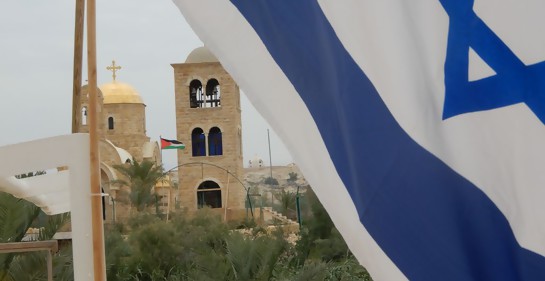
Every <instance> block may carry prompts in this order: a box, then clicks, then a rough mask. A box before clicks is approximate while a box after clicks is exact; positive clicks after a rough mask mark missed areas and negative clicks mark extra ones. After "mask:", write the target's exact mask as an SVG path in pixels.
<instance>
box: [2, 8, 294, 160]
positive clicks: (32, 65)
mask: <svg viewBox="0 0 545 281" xmlns="http://www.w3.org/2000/svg"><path fill="white" fill-rule="evenodd" d="M74 3H75V1H74V0H49V1H45V0H2V1H0V35H1V39H0V97H1V100H0V120H1V121H0V146H2V145H6V144H12V143H17V142H22V141H28V140H33V139H38V138H44V137H48V136H55V135H61V134H68V133H70V130H71V121H70V118H71V104H72V68H73V36H74V5H75V4H74ZM203 16H206V15H205V14H203ZM199 46H202V43H201V41H200V40H199V38H198V37H197V36H196V35H195V34H194V33H193V31H192V30H191V28H190V27H189V25H188V24H187V23H186V22H185V20H184V18H183V16H182V15H181V13H180V12H179V10H178V9H177V8H176V7H175V6H174V4H173V3H172V2H171V1H170V0H97V58H98V65H97V67H98V82H99V85H101V84H103V83H107V82H110V81H111V79H112V78H111V72H109V71H107V70H106V69H105V68H106V66H108V65H110V63H111V61H112V59H115V60H116V63H117V64H119V65H121V66H122V67H123V69H122V70H121V71H119V72H118V76H117V80H118V81H121V82H125V83H128V84H130V85H132V86H133V87H134V88H135V89H136V90H137V91H138V92H139V93H140V94H141V96H142V98H143V99H144V102H145V103H146V105H147V109H146V117H147V130H148V136H150V137H151V138H152V139H154V140H157V139H158V138H159V135H162V136H163V137H165V138H175V137H176V127H175V124H176V123H175V118H176V116H175V112H174V80H173V71H172V67H171V66H170V64H171V63H180V62H184V61H185V58H186V57H187V55H188V54H189V53H190V52H191V51H192V50H193V49H194V48H196V47H199ZM84 54H86V50H84ZM84 57H85V55H84ZM84 68H86V64H85V65H84ZM86 75H87V74H86V72H84V78H83V80H84V81H85V79H86ZM241 104H242V126H243V147H244V165H245V166H246V165H247V162H248V160H249V159H253V158H254V155H256V154H257V155H259V156H260V157H261V158H263V160H264V161H265V162H266V163H269V155H268V147H267V128H269V125H268V124H267V123H266V121H264V120H263V118H262V117H261V115H259V113H258V112H257V111H256V110H255V109H254V108H253V106H252V105H251V104H250V103H249V101H248V100H247V99H246V97H245V96H244V95H242V101H241ZM271 147H272V151H273V157H272V158H273V165H285V164H288V163H290V162H292V158H291V156H290V154H289V153H288V151H287V149H286V148H285V147H284V145H283V144H282V142H281V141H280V140H279V138H278V137H277V136H276V134H275V133H274V132H273V131H272V129H271ZM163 156H164V162H165V163H164V164H165V168H167V169H168V168H171V167H173V166H175V165H176V154H175V152H174V151H164V153H163Z"/></svg>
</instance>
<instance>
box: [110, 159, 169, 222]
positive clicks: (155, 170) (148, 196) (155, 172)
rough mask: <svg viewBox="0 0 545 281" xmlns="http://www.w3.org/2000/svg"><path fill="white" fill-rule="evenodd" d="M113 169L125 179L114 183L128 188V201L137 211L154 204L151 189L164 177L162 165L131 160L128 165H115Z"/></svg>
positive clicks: (153, 195) (153, 194) (153, 193)
mask: <svg viewBox="0 0 545 281" xmlns="http://www.w3.org/2000/svg"><path fill="white" fill-rule="evenodd" d="M114 168H115V169H116V170H117V171H119V172H120V173H121V174H122V175H123V176H125V178H126V179H127V180H123V179H121V180H115V181H114V183H117V184H120V185H123V186H127V187H129V188H130V192H129V200H130V202H131V205H132V206H134V207H136V210H137V211H139V212H140V211H143V210H144V209H145V208H146V207H147V206H149V205H151V204H152V203H153V202H155V200H154V199H155V192H154V191H153V187H154V186H155V184H156V183H157V182H158V181H159V180H160V179H161V178H162V177H163V176H164V175H165V173H164V172H163V166H162V165H155V163H153V162H151V161H148V160H144V161H142V162H138V161H136V160H134V159H133V161H131V163H130V164H125V165H115V166H114Z"/></svg>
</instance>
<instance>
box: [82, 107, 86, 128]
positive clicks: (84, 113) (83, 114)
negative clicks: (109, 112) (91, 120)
mask: <svg viewBox="0 0 545 281" xmlns="http://www.w3.org/2000/svg"><path fill="white" fill-rule="evenodd" d="M81 125H87V106H84V107H82V108H81Z"/></svg>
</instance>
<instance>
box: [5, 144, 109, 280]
mask: <svg viewBox="0 0 545 281" xmlns="http://www.w3.org/2000/svg"><path fill="white" fill-rule="evenodd" d="M59 168H61V169H59ZM51 169H58V170H59V171H58V172H57V173H48V174H45V175H40V176H36V177H29V178H22V179H17V178H16V177H15V175H19V174H24V173H28V172H33V171H44V170H51ZM90 190H91V189H90V159H89V135H88V134H72V135H65V136H57V137H51V138H46V139H41V140H35V141H30V142H25V143H19V144H14V145H7V146H3V147H0V191H2V192H7V193H10V194H13V195H14V196H15V197H18V198H22V199H25V200H28V201H30V202H32V203H34V204H36V206H38V207H40V208H41V209H42V210H43V211H44V212H45V213H46V214H49V215H53V214H60V213H65V212H71V218H72V243H73V257H74V280H76V281H84V280H95V278H94V272H93V241H92V224H91V200H90V196H101V194H90ZM102 247H104V246H103V245H102Z"/></svg>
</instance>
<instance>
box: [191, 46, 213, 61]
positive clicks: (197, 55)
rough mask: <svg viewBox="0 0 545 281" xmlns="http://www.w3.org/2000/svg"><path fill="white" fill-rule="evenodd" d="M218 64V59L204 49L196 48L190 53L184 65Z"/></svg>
mask: <svg viewBox="0 0 545 281" xmlns="http://www.w3.org/2000/svg"><path fill="white" fill-rule="evenodd" d="M201 62H218V59H217V58H216V56H214V54H212V52H210V50H208V49H207V48H206V47H198V48H197V49H195V50H193V51H191V53H189V56H187V59H186V60H185V63H201Z"/></svg>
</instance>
